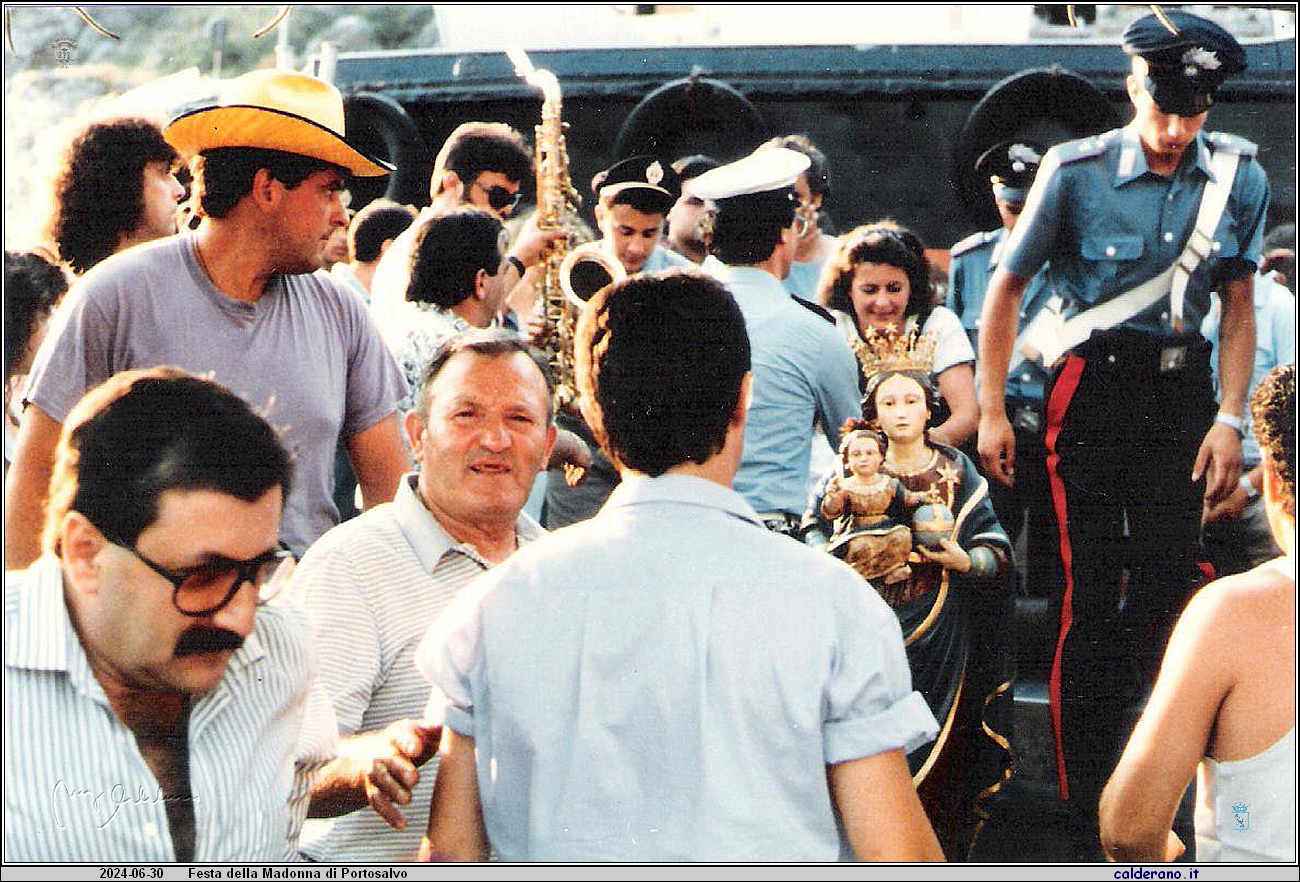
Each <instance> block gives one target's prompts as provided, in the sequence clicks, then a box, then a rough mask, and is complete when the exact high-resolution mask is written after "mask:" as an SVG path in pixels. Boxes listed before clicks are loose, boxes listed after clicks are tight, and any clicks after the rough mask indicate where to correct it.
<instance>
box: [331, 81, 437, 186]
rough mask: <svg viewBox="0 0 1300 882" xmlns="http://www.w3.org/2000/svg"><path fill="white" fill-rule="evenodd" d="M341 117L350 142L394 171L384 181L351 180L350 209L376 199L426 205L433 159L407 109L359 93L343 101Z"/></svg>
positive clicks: (374, 94) (384, 97)
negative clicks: (389, 164) (386, 162)
mask: <svg viewBox="0 0 1300 882" xmlns="http://www.w3.org/2000/svg"><path fill="white" fill-rule="evenodd" d="M343 117H344V125H346V127H347V135H348V140H349V141H351V142H352V143H353V144H354V145H355V146H357V147H358V148H359V149H361V150H364V151H366V152H368V153H371V154H372V155H377V156H379V157H380V158H381V159H386V160H388V161H389V162H391V163H392V164H393V165H395V166H396V167H397V170H396V171H394V172H393V173H392V174H390V175H388V176H387V177H376V178H361V177H354V178H353V179H352V182H351V185H350V188H351V190H352V207H353V208H359V207H361V206H363V205H365V204H366V203H367V202H370V201H371V200H372V199H375V198H377V197H379V196H383V197H384V198H386V199H391V200H393V201H394V202H398V203H401V204H404V205H425V204H427V203H428V201H429V173H430V170H431V169H432V165H433V157H432V156H431V155H430V154H429V149H428V147H427V146H426V145H425V143H424V139H423V138H422V137H420V130H419V129H418V128H417V127H416V125H415V121H414V120H412V119H411V117H410V115H409V114H408V113H407V112H406V109H405V108H403V107H402V105H401V104H398V103H397V102H396V101H395V100H393V99H392V98H389V97H388V96H387V95H381V94H379V93H377V92H358V93H356V94H354V95H349V96H348V97H347V98H345V99H344V101H343Z"/></svg>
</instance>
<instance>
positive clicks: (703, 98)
mask: <svg viewBox="0 0 1300 882" xmlns="http://www.w3.org/2000/svg"><path fill="white" fill-rule="evenodd" d="M766 130H767V126H766V124H765V122H764V120H763V115H762V113H760V112H759V110H758V108H757V107H755V106H754V105H753V103H752V102H751V101H750V100H749V99H748V98H746V97H745V96H744V95H742V94H740V92H739V91H737V90H736V88H735V87H734V86H732V85H730V84H728V83H724V82H722V81H721V80H714V79H708V78H706V77H701V76H698V75H692V76H689V77H683V78H682V79H679V80H673V81H672V82H668V83H664V84H663V85H662V86H660V87H659V88H657V89H655V90H654V91H653V92H650V93H649V94H648V95H646V96H645V97H644V98H642V99H641V101H640V102H639V103H638V104H637V105H636V106H635V107H633V108H632V111H631V112H630V113H629V114H628V115H627V118H626V119H624V120H623V125H622V126H621V127H620V128H619V130H618V137H617V138H616V139H615V141H614V159H615V160H619V159H626V158H627V157H629V156H636V155H638V154H642V153H645V154H651V155H655V156H662V157H666V158H668V159H679V158H681V157H683V156H687V155H689V154H692V153H705V154H708V155H710V156H714V157H715V158H717V159H723V160H725V159H730V158H733V157H735V156H738V155H739V154H740V153H742V152H744V151H745V150H748V149H750V148H752V147H755V146H757V143H758V142H759V141H760V140H762V138H763V137H764V133H765V132H766Z"/></svg>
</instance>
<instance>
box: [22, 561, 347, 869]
mask: <svg viewBox="0 0 1300 882" xmlns="http://www.w3.org/2000/svg"><path fill="white" fill-rule="evenodd" d="M4 617H5V618H4V621H5V672H4V694H5V702H6V712H5V719H4V733H5V739H4V740H5V744H4V757H5V817H4V832H5V844H4V846H5V852H4V859H5V860H6V861H61V862H66V861H88V862H94V863H102V862H109V861H111V862H119V861H120V862H132V863H164V862H170V861H174V860H175V859H176V857H175V854H174V851H173V849H172V842H171V837H170V834H169V832H168V825H167V812H166V805H165V804H164V798H163V794H162V791H161V789H160V788H159V786H158V782H157V780H156V779H155V778H154V775H153V773H152V771H150V769H149V766H148V765H147V764H146V763H145V761H144V758H143V757H142V756H141V754H140V751H139V750H138V748H137V747H136V742H135V737H134V735H133V734H132V732H131V730H130V729H128V728H127V727H126V725H125V724H123V723H122V721H121V720H119V719H118V717H117V715H116V714H115V713H114V712H113V710H112V709H111V707H110V706H109V703H108V699H107V697H106V696H105V694H104V690H103V688H102V687H101V686H100V684H99V681H98V680H97V679H96V678H95V675H94V673H93V672H92V671H91V668H90V664H89V661H88V660H87V658H86V653H85V650H84V649H83V648H82V645H81V641H80V639H79V638H78V636H77V633H76V631H75V630H73V627H72V622H71V619H70V618H69V615H68V610H67V606H66V605H65V603H64V598H63V573H62V569H61V566H60V562H59V560H58V559H57V558H54V557H49V556H47V557H43V558H41V559H40V560H39V561H37V562H36V563H35V564H33V565H32V567H31V568H30V569H28V570H22V571H16V572H11V573H6V574H5V611H4ZM312 656H313V652H312V648H311V643H310V640H309V632H308V630H307V627H306V625H305V623H303V622H301V621H300V620H298V619H297V618H296V616H294V615H293V614H291V613H288V612H286V611H282V610H275V609H266V608H264V609H260V610H259V611H258V613H257V621H256V624H255V626H254V628H253V631H252V633H251V634H249V636H248V638H247V639H246V640H245V641H244V645H243V646H242V647H241V648H240V649H238V650H237V651H236V652H235V653H234V654H233V655H232V657H231V659H230V662H229V665H228V666H227V668H226V673H225V676H224V677H222V679H221V682H220V683H219V684H218V685H217V688H216V689H214V690H213V691H212V692H209V693H207V694H205V695H203V696H201V697H199V698H198V699H197V700H196V701H195V702H194V706H193V710H192V711H191V713H190V723H189V762H190V787H191V790H192V793H193V797H194V824H195V844H194V859H195V860H196V861H220V862H232V861H284V860H292V859H294V858H295V856H296V851H297V843H298V834H299V831H300V830H301V827H302V822H303V819H304V817H305V816H306V813H307V804H308V800H309V797H310V793H311V785H312V783H313V780H314V778H315V773H316V772H317V771H318V770H319V769H320V768H321V767H322V766H323V765H324V764H325V763H326V762H328V761H329V760H330V759H331V758H332V757H333V756H334V752H335V748H336V745H337V737H336V733H335V731H334V727H333V715H332V713H331V711H330V708H329V705H328V702H326V701H323V700H321V699H320V698H319V697H318V696H319V692H318V691H316V690H313V689H312V688H311V672H312V668H313V662H314V660H313V657H312Z"/></svg>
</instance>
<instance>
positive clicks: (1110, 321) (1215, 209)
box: [1021, 149, 1240, 366]
mask: <svg viewBox="0 0 1300 882" xmlns="http://www.w3.org/2000/svg"><path fill="white" fill-rule="evenodd" d="M1239 158H1240V157H1239V155H1238V154H1237V153H1235V152H1230V151H1228V150H1224V149H1219V150H1216V151H1215V153H1214V156H1213V158H1212V159H1211V160H1210V170H1211V172H1212V173H1213V175H1214V177H1213V180H1210V181H1207V182H1206V184H1205V189H1204V190H1202V191H1201V205H1200V210H1199V211H1198V212H1197V215H1196V226H1195V228H1194V229H1193V230H1192V234H1191V236H1189V237H1188V239H1187V244H1186V245H1185V246H1184V247H1183V250H1182V253H1181V254H1179V255H1178V259H1177V260H1176V261H1174V263H1173V265H1172V266H1170V267H1169V268H1168V269H1166V270H1165V271H1164V272H1162V273H1160V275H1158V276H1156V277H1155V278H1153V279H1150V280H1148V281H1146V282H1143V283H1142V284H1140V285H1138V286H1137V287H1136V288H1132V289H1130V290H1128V291H1125V292H1124V293H1123V294H1120V295H1118V296H1116V297H1112V298H1111V299H1110V300H1107V301H1106V302H1105V303H1101V304H1098V305H1097V306H1094V307H1092V308H1091V309H1086V310H1084V311H1083V312H1080V313H1078V314H1076V315H1074V316H1072V317H1071V318H1069V319H1068V320H1066V319H1065V318H1063V317H1062V315H1061V310H1062V308H1063V303H1062V302H1061V301H1060V300H1059V298H1053V300H1052V301H1051V302H1049V303H1048V304H1047V305H1045V306H1044V307H1043V308H1042V309H1041V310H1039V313H1038V316H1037V317H1035V319H1034V320H1033V321H1032V322H1030V325H1029V327H1027V328H1025V332H1024V334H1023V335H1022V336H1023V338H1024V342H1023V344H1022V345H1021V351H1022V352H1023V353H1024V354H1025V355H1026V356H1027V357H1029V358H1035V359H1038V358H1041V360H1042V363H1043V365H1044V366H1050V365H1051V364H1052V363H1053V362H1055V361H1056V359H1058V358H1060V357H1061V356H1062V355H1064V354H1065V353H1066V352H1068V351H1069V350H1071V349H1073V348H1074V347H1076V346H1078V345H1079V344H1080V343H1083V342H1084V341H1085V340H1087V339H1088V338H1089V337H1091V336H1092V335H1093V333H1094V332H1096V331H1105V330H1107V329H1109V328H1113V327H1115V326H1116V325H1119V324H1122V323H1123V322H1126V321H1128V320H1129V319H1131V318H1132V317H1133V316H1135V315H1137V314H1138V313H1140V312H1142V311H1143V310H1144V309H1147V308H1149V307H1150V306H1152V305H1154V304H1155V303H1158V302H1159V301H1160V300H1162V299H1163V298H1164V297H1165V296H1166V295H1168V296H1169V299H1170V304H1169V319H1170V322H1171V323H1172V324H1173V326H1174V330H1175V331H1176V332H1178V333H1182V329H1183V296H1184V295H1185V294H1186V292H1187V283H1188V280H1189V279H1190V278H1191V275H1192V273H1194V272H1195V271H1196V268H1197V267H1199V266H1200V265H1201V263H1202V262H1203V261H1204V260H1205V259H1206V258H1207V257H1209V256H1210V255H1211V254H1212V253H1213V252H1214V232H1215V230H1216V229H1217V228H1218V226H1219V219H1220V218H1221V217H1222V216H1223V210H1224V208H1225V207H1226V206H1227V204H1228V194H1229V193H1230V192H1232V182H1233V179H1234V178H1235V177H1236V175H1237V163H1238V161H1239Z"/></svg>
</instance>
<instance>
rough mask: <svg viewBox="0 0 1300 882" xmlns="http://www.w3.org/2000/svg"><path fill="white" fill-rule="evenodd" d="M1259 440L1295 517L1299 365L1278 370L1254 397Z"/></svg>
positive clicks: (1252, 407) (1287, 507) (1288, 509)
mask: <svg viewBox="0 0 1300 882" xmlns="http://www.w3.org/2000/svg"><path fill="white" fill-rule="evenodd" d="M1250 416H1251V420H1252V422H1253V424H1254V427H1255V440H1256V441H1258V442H1259V447H1260V449H1261V450H1262V451H1264V452H1265V453H1267V454H1268V458H1269V461H1270V462H1272V463H1273V467H1274V468H1275V469H1277V475H1278V477H1279V478H1281V479H1282V489H1283V491H1284V494H1285V495H1284V497H1283V504H1284V508H1285V510H1286V512H1287V514H1289V515H1291V516H1292V517H1294V516H1295V422H1296V419H1295V365H1294V364H1287V365H1282V366H1280V367H1275V368H1273V370H1272V371H1271V372H1270V373H1269V374H1268V375H1267V376H1265V377H1264V379H1262V380H1260V381H1259V385H1258V386H1256V387H1255V391H1254V393H1253V394H1252V395H1251V396H1250Z"/></svg>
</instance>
